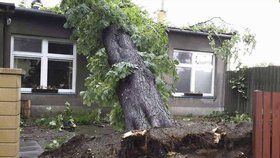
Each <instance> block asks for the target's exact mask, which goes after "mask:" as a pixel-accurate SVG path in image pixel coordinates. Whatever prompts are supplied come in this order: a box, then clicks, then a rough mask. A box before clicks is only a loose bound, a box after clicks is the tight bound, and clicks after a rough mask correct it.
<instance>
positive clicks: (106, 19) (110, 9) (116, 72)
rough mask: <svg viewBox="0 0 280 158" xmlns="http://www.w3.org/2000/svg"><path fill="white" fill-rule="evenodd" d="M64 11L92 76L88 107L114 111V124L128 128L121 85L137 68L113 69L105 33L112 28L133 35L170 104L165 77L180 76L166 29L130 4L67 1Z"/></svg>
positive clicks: (118, 0)
mask: <svg viewBox="0 0 280 158" xmlns="http://www.w3.org/2000/svg"><path fill="white" fill-rule="evenodd" d="M61 7H62V9H63V10H64V11H65V13H66V16H67V23H66V24H65V26H66V27H68V28H72V29H73V35H72V39H73V40H76V41H77V49H78V52H79V53H80V54H83V55H84V56H86V57H87V61H88V65H87V68H88V70H89V72H90V75H89V76H88V77H87V79H86V81H85V86H86V91H83V92H81V95H82V96H83V99H84V103H85V104H88V105H91V104H92V103H97V104H98V105H100V106H103V107H104V106H107V107H108V106H109V107H112V111H111V114H110V121H111V124H112V125H113V126H115V127H118V128H119V129H121V128H123V127H124V124H123V121H124V118H123V114H122V109H121V106H120V103H119V100H118V97H117V94H116V89H117V87H118V81H119V80H121V79H123V78H125V77H126V76H128V75H129V74H131V73H133V69H134V68H135V66H134V65H132V64H130V63H126V62H121V63H118V64H115V65H113V66H110V65H109V64H108V56H107V53H106V49H105V48H104V45H103V43H102V31H103V30H104V29H105V28H107V27H108V26H110V25H117V26H118V27H119V28H121V29H123V30H124V31H126V32H127V33H128V34H130V36H131V38H132V40H133V41H134V43H135V45H136V46H137V49H138V50H139V52H140V55H141V56H142V57H143V59H144V62H145V64H146V65H147V67H148V68H149V69H150V70H151V71H152V72H153V73H154V75H155V76H156V82H157V88H158V91H159V92H160V94H161V96H162V98H163V100H164V101H165V102H167V100H168V98H169V96H170V90H169V89H170V88H168V87H167V86H166V85H167V84H165V82H164V81H163V75H164V74H169V75H172V76H176V75H177V74H176V70H175V64H176V63H175V61H173V60H170V59H169V57H168V37H167V33H166V27H165V26H164V25H162V24H158V23H155V22H154V21H153V20H152V19H150V18H149V17H148V14H147V13H146V12H144V11H142V10H141V9H140V8H139V7H137V6H136V5H134V4H133V3H131V2H130V1H129V0H63V1H62V4H61Z"/></svg>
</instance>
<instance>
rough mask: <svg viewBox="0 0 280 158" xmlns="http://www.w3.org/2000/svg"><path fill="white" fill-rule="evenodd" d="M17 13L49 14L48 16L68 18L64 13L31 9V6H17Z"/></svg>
mask: <svg viewBox="0 0 280 158" xmlns="http://www.w3.org/2000/svg"><path fill="white" fill-rule="evenodd" d="M15 14H20V15H33V16H48V17H54V18H64V19H65V18H66V16H65V15H63V14H56V13H52V12H48V11H43V10H37V9H29V8H20V7H16V8H15Z"/></svg>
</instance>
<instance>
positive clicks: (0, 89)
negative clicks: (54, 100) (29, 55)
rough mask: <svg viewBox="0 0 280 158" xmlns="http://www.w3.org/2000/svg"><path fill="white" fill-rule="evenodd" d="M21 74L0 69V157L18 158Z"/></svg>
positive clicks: (11, 70) (18, 70)
mask: <svg viewBox="0 0 280 158" xmlns="http://www.w3.org/2000/svg"><path fill="white" fill-rule="evenodd" d="M21 74H22V72H21V70H20V69H6V68H0V157H6V158H12V157H19V132H20V131H19V130H20V129H19V125H20V88H21Z"/></svg>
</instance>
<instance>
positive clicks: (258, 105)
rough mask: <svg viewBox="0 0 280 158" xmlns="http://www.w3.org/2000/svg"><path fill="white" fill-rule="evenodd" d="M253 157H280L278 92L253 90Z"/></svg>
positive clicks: (279, 103) (279, 102) (279, 100)
mask: <svg viewBox="0 0 280 158" xmlns="http://www.w3.org/2000/svg"><path fill="white" fill-rule="evenodd" d="M253 101H254V102H253V120H254V126H253V127H254V129H253V158H279V157H280V150H279V149H280V126H279V124H280V93H279V92H262V91H255V92H254V99H253Z"/></svg>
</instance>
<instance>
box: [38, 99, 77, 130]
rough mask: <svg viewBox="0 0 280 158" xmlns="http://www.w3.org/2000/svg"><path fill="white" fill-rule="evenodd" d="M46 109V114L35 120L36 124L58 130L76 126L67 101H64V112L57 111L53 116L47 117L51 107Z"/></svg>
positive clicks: (71, 128)
mask: <svg viewBox="0 0 280 158" xmlns="http://www.w3.org/2000/svg"><path fill="white" fill-rule="evenodd" d="M46 109H47V110H48V114H47V115H45V116H44V117H42V118H40V119H37V120H36V121H35V124H36V125H38V126H45V127H49V128H51V129H58V130H62V129H69V130H73V129H74V128H76V124H75V121H74V119H73V116H72V115H73V110H72V107H71V105H70V104H69V103H68V102H66V103H65V110H64V113H59V114H57V115H56V116H55V117H47V116H48V115H51V113H52V108H51V107H47V108H46Z"/></svg>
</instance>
